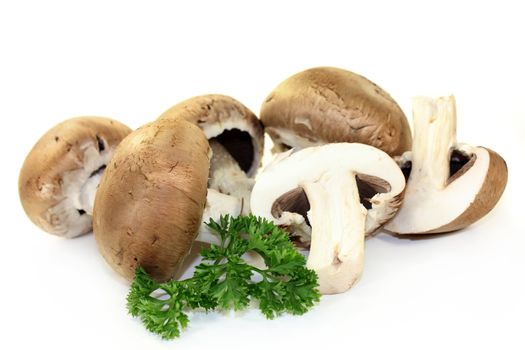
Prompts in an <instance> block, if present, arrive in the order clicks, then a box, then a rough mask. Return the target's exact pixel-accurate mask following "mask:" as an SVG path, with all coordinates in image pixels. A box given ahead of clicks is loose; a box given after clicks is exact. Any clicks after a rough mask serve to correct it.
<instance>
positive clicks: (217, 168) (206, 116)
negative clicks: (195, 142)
mask: <svg viewBox="0 0 525 350" xmlns="http://www.w3.org/2000/svg"><path fill="white" fill-rule="evenodd" d="M174 118H182V119H185V120H186V121H189V122H191V123H193V124H195V125H197V126H199V127H200V128H201V129H202V131H203V132H204V134H205V135H206V137H207V138H208V139H209V142H210V145H211V148H212V152H213V156H212V159H211V169H210V180H209V182H208V187H209V188H210V189H212V190H215V191H217V192H219V193H221V194H226V195H231V196H233V197H235V198H238V199H239V200H240V201H241V202H242V208H243V213H249V202H250V194H251V189H252V187H253V184H254V180H253V177H254V176H255V173H256V172H257V170H258V168H259V165H260V163H261V159H262V154H263V149H264V130H263V127H262V124H261V122H260V121H259V119H257V117H256V116H255V114H253V112H252V111H250V110H249V109H248V108H247V107H245V106H244V105H243V104H242V103H240V102H239V101H237V100H235V99H234V98H232V97H229V96H224V95H202V96H196V97H192V98H190V99H187V100H185V101H182V102H180V103H178V104H176V105H175V106H173V107H171V108H170V109H168V110H167V111H165V112H164V113H163V114H162V115H161V116H160V117H159V120H162V119H174Z"/></svg>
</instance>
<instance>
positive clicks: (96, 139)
mask: <svg viewBox="0 0 525 350" xmlns="http://www.w3.org/2000/svg"><path fill="white" fill-rule="evenodd" d="M130 132H131V130H130V129H129V128H128V127H127V126H125V125H124V124H121V123H119V122H118V121H116V120H113V119H109V118H102V117H77V118H72V119H68V120H66V121H63V122H62V123H60V124H57V125H55V126H54V127H53V128H51V129H50V130H48V131H47V132H46V133H45V134H44V135H43V136H42V137H41V138H40V139H39V140H38V142H37V143H36V144H35V145H34V146H33V148H32V149H31V151H30V152H29V154H28V155H27V157H26V159H25V161H24V164H23V165H22V169H21V170H20V176H19V180H18V191H19V194H20V201H21V202H22V206H23V207H24V210H25V212H26V214H27V216H28V217H29V218H30V219H31V221H33V223H35V224H36V225H37V226H38V227H40V228H41V229H42V230H44V231H46V232H48V233H51V234H54V235H57V236H62V237H67V238H71V237H76V236H79V235H82V234H84V233H87V232H89V231H91V221H92V217H91V216H92V213H93V201H94V197H95V192H96V189H97V186H98V183H99V180H100V177H101V175H102V173H103V172H104V169H105V167H106V164H107V163H108V162H109V160H110V159H111V156H112V154H113V151H114V149H115V147H116V146H117V145H118V144H119V143H120V141H121V140H122V139H123V138H124V137H125V136H126V135H127V134H129V133H130Z"/></svg>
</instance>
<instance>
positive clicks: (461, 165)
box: [400, 149, 476, 183]
mask: <svg viewBox="0 0 525 350" xmlns="http://www.w3.org/2000/svg"><path fill="white" fill-rule="evenodd" d="M475 160H476V155H475V154H472V155H469V154H467V153H465V152H462V151H460V150H456V149H455V150H453V151H452V152H451V153H450V160H449V173H448V177H449V178H448V181H447V183H451V182H452V181H454V180H455V179H457V178H458V177H460V176H461V175H463V174H464V173H465V172H466V171H467V170H469V169H470V167H472V165H473V164H474V162H475ZM400 167H401V171H402V172H403V175H404V176H405V181H408V178H409V177H410V172H411V171H412V162H411V161H406V162H405V163H403V164H401V165H400Z"/></svg>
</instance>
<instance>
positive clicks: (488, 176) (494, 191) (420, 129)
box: [385, 96, 508, 234]
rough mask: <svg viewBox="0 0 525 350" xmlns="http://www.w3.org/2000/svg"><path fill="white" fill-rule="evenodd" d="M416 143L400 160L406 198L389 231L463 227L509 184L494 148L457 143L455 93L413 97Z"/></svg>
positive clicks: (485, 210) (482, 213)
mask: <svg viewBox="0 0 525 350" xmlns="http://www.w3.org/2000/svg"><path fill="white" fill-rule="evenodd" d="M412 104H413V117H414V146H413V149H412V152H407V153H405V154H403V156H402V157H400V158H399V163H400V166H401V168H402V169H403V172H404V173H405V174H406V176H407V177H408V180H407V188H406V191H405V199H404V202H403V205H402V207H401V209H400V210H399V213H398V214H397V216H396V217H395V218H394V219H392V221H390V222H389V223H388V224H387V225H386V226H385V229H387V230H389V231H391V232H394V233H398V234H422V233H442V232H450V231H455V230H459V229H462V228H464V227H466V226H468V225H470V224H472V223H474V222H475V221H477V220H479V219H480V218H482V217H483V216H485V215H486V214H487V213H488V212H489V211H490V210H491V209H492V208H493V207H494V206H495V205H496V203H497V202H498V200H499V198H500V197H501V195H502V193H503V191H504V189H505V185H506V183H507V176H508V174H507V165H506V163H505V161H504V160H503V158H502V157H501V156H500V155H499V154H497V153H496V152H494V151H492V150H490V149H488V148H485V147H474V146H469V145H466V144H460V143H457V142H456V103H455V99H454V97H453V96H449V97H441V98H438V99H432V98H428V97H417V98H414V99H413V101H412Z"/></svg>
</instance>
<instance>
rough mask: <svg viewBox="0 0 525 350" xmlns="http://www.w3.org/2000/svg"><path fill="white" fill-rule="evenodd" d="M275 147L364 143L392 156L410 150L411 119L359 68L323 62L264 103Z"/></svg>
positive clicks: (285, 84) (264, 116) (278, 149)
mask: <svg viewBox="0 0 525 350" xmlns="http://www.w3.org/2000/svg"><path fill="white" fill-rule="evenodd" d="M260 117H261V121H262V123H263V124H264V126H265V130H266V132H267V133H268V134H269V135H270V136H271V138H272V140H273V142H274V145H275V147H274V149H273V150H274V151H275V152H281V151H283V150H286V149H289V148H297V149H302V148H305V147H310V146H318V145H322V144H325V143H333V142H359V143H364V144H368V145H371V146H374V147H377V148H379V149H381V150H383V151H385V152H386V153H388V154H389V155H401V154H402V153H403V152H405V151H408V150H410V147H411V144H412V139H411V133H410V128H409V125H408V121H407V119H406V117H405V115H404V113H403V111H402V110H401V108H399V106H398V105H397V103H396V102H395V101H394V100H393V99H392V97H390V95H389V94H388V93H386V92H385V91H384V90H383V89H381V88H380V87H379V86H377V85H376V84H374V83H373V82H371V81H370V80H368V79H366V78H365V77H362V76H360V75H357V74H355V73H352V72H349V71H346V70H343V69H339V68H331V67H319V68H312V69H308V70H305V71H303V72H300V73H297V74H295V75H293V76H292V77H290V78H288V79H286V80H285V81H284V82H282V83H281V84H280V85H279V86H277V88H276V89H275V90H273V92H272V93H271V94H270V95H269V96H268V97H267V98H266V100H265V101H264V103H263V105H262V107H261V115H260Z"/></svg>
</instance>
